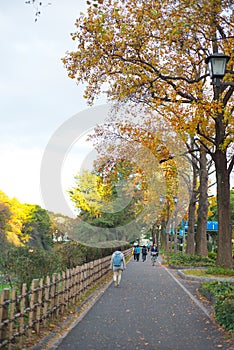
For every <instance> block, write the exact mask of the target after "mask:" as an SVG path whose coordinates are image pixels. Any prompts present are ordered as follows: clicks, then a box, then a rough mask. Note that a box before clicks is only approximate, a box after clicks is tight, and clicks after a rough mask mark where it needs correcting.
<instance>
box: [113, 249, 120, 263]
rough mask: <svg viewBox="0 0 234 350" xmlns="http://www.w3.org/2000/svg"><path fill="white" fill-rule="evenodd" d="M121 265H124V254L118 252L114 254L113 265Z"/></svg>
mask: <svg viewBox="0 0 234 350" xmlns="http://www.w3.org/2000/svg"><path fill="white" fill-rule="evenodd" d="M121 263H122V253H120V252H117V253H115V254H114V257H113V265H114V266H121Z"/></svg>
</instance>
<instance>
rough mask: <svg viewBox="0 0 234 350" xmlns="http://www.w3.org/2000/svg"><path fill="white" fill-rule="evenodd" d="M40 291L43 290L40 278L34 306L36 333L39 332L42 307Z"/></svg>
mask: <svg viewBox="0 0 234 350" xmlns="http://www.w3.org/2000/svg"><path fill="white" fill-rule="evenodd" d="M42 291H43V279H42V278H41V279H40V283H39V291H38V292H37V295H38V300H37V306H36V333H37V334H39V332H40V321H41V313H42V312H41V308H42Z"/></svg>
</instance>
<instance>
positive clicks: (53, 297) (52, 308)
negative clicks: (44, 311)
mask: <svg viewBox="0 0 234 350" xmlns="http://www.w3.org/2000/svg"><path fill="white" fill-rule="evenodd" d="M55 283H56V273H53V275H52V284H51V289H50V300H51V302H50V309H51V311H52V318H54V311H55V306H56V305H55Z"/></svg>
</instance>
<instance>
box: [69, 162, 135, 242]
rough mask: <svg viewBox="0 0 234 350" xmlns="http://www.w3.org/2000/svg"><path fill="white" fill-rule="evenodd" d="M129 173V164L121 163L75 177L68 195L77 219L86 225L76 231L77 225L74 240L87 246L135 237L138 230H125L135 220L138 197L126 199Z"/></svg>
mask: <svg viewBox="0 0 234 350" xmlns="http://www.w3.org/2000/svg"><path fill="white" fill-rule="evenodd" d="M129 173H130V170H129V169H128V165H127V162H124V161H123V162H121V160H118V162H110V161H109V162H106V163H105V167H104V166H103V165H102V166H100V165H98V166H97V168H96V169H95V170H94V171H92V172H89V171H88V170H84V171H83V172H82V173H80V174H77V175H76V177H75V185H74V186H73V187H72V189H70V190H69V194H70V198H71V201H72V202H73V203H74V206H75V208H76V209H77V217H78V218H79V219H80V220H81V221H82V222H84V225H77V231H76V229H75V226H76V224H74V229H73V232H72V233H71V237H72V238H73V237H76V239H77V240H79V241H82V242H85V243H91V242H98V241H105V240H107V241H110V240H118V241H119V240H125V241H127V240H128V241H129V240H134V239H135V238H136V234H137V231H136V232H128V233H126V232H125V231H124V229H122V227H124V226H125V225H127V224H128V223H129V222H131V220H134V219H135V215H136V210H137V206H138V205H137V203H138V200H137V196H134V197H133V198H127V197H126V196H125V193H126V191H127V190H126V187H125V179H126V178H127V177H128V176H129ZM136 192H137V189H136ZM86 224H88V225H86ZM98 228H100V230H98Z"/></svg>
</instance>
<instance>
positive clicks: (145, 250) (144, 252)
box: [141, 245, 147, 262]
mask: <svg viewBox="0 0 234 350" xmlns="http://www.w3.org/2000/svg"><path fill="white" fill-rule="evenodd" d="M141 254H142V261H143V262H144V261H145V260H146V256H147V248H146V246H145V245H144V246H143V247H142V250H141Z"/></svg>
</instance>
